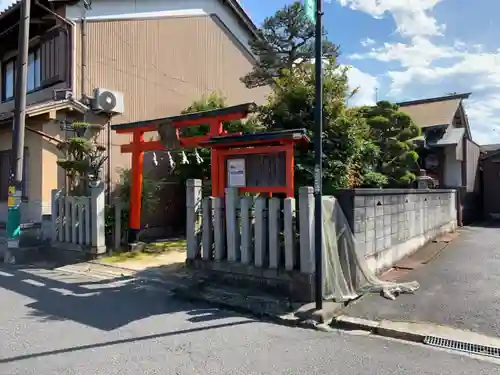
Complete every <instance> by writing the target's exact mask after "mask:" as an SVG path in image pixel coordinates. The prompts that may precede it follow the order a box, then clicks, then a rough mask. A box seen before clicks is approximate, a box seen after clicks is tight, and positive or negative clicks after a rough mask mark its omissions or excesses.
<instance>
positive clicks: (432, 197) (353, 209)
mask: <svg viewBox="0 0 500 375" xmlns="http://www.w3.org/2000/svg"><path fill="white" fill-rule="evenodd" d="M337 197H338V199H339V202H340V204H341V206H342V208H343V210H344V213H345V215H346V217H347V219H348V221H349V224H350V226H351V229H352V231H353V232H354V235H355V238H356V252H357V253H358V255H360V256H363V257H364V258H365V259H366V260H367V262H368V266H369V268H370V269H372V270H373V271H375V272H377V273H380V272H381V271H384V270H386V269H388V268H390V267H392V266H393V265H394V263H396V262H397V261H399V260H400V259H402V258H404V257H405V256H407V255H409V254H411V253H412V252H414V251H416V250H417V249H418V248H420V247H421V246H423V245H424V244H425V243H426V242H428V241H430V240H432V239H433V238H434V237H436V236H437V235H439V234H441V233H444V232H449V231H452V230H454V229H455V228H456V224H457V223H456V219H457V208H456V192H455V190H409V189H354V190H346V191H339V192H338V194H337Z"/></svg>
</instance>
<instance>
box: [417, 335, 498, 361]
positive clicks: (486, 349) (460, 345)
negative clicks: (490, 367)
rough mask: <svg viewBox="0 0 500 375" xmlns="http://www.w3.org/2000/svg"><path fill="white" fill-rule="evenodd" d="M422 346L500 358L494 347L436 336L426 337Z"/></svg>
mask: <svg viewBox="0 0 500 375" xmlns="http://www.w3.org/2000/svg"><path fill="white" fill-rule="evenodd" d="M424 344H427V345H431V346H436V347H439V348H445V349H453V350H458V351H461V352H467V353H471V354H479V355H485V356H489V357H496V358H500V348H497V347H494V346H486V345H478V344H472V343H469V342H464V341H456V340H449V339H444V338H441V337H436V336H426V337H425V339H424Z"/></svg>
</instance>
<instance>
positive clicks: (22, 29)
mask: <svg viewBox="0 0 500 375" xmlns="http://www.w3.org/2000/svg"><path fill="white" fill-rule="evenodd" d="M30 13H31V0H23V1H22V4H21V19H20V22H19V39H18V53H17V59H16V75H15V91H14V103H15V114H14V122H13V124H12V156H11V158H10V181H9V198H8V218H7V234H8V252H9V254H10V256H11V258H8V259H6V260H9V259H12V256H13V255H14V252H15V249H17V248H19V234H20V226H21V212H20V205H21V197H22V188H23V166H24V163H23V161H24V160H23V159H24V131H25V120H26V90H27V75H28V47H29V34H30ZM14 259H15V257H14Z"/></svg>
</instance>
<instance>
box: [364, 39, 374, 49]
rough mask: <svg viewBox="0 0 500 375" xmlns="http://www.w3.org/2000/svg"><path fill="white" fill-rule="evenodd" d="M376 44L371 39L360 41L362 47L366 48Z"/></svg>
mask: <svg viewBox="0 0 500 375" xmlns="http://www.w3.org/2000/svg"><path fill="white" fill-rule="evenodd" d="M375 43H376V42H375V41H374V40H373V39H371V38H366V39H363V40H362V41H361V45H362V46H363V47H368V46H372V45H374V44H375Z"/></svg>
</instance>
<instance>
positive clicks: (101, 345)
mask: <svg viewBox="0 0 500 375" xmlns="http://www.w3.org/2000/svg"><path fill="white" fill-rule="evenodd" d="M248 323H251V321H250V320H244V321H238V322H228V323H222V324H214V325H211V326H206V327H196V328H189V329H183V330H180V331H173V332H164V333H157V334H154V335H147V336H141V337H133V338H129V339H121V340H111V341H105V342H101V343H98V344H89V345H81V346H74V347H71V348H64V349H56V350H47V351H43V352H38V353H32V354H25V355H19V356H15V357H8V358H0V364H5V363H10V362H16V361H23V360H26V359H31V358H38V357H45V356H50V355H57V354H65V353H72V352H78V351H80V350H88V349H98V348H104V347H108V346H113V345H120V344H128V343H137V342H141V341H147V340H155V339H160V338H164V337H169V336H177V335H185V334H189V333H196V332H199V331H205V330H209V329H218V328H225V327H232V326H239V325H242V324H248Z"/></svg>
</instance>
